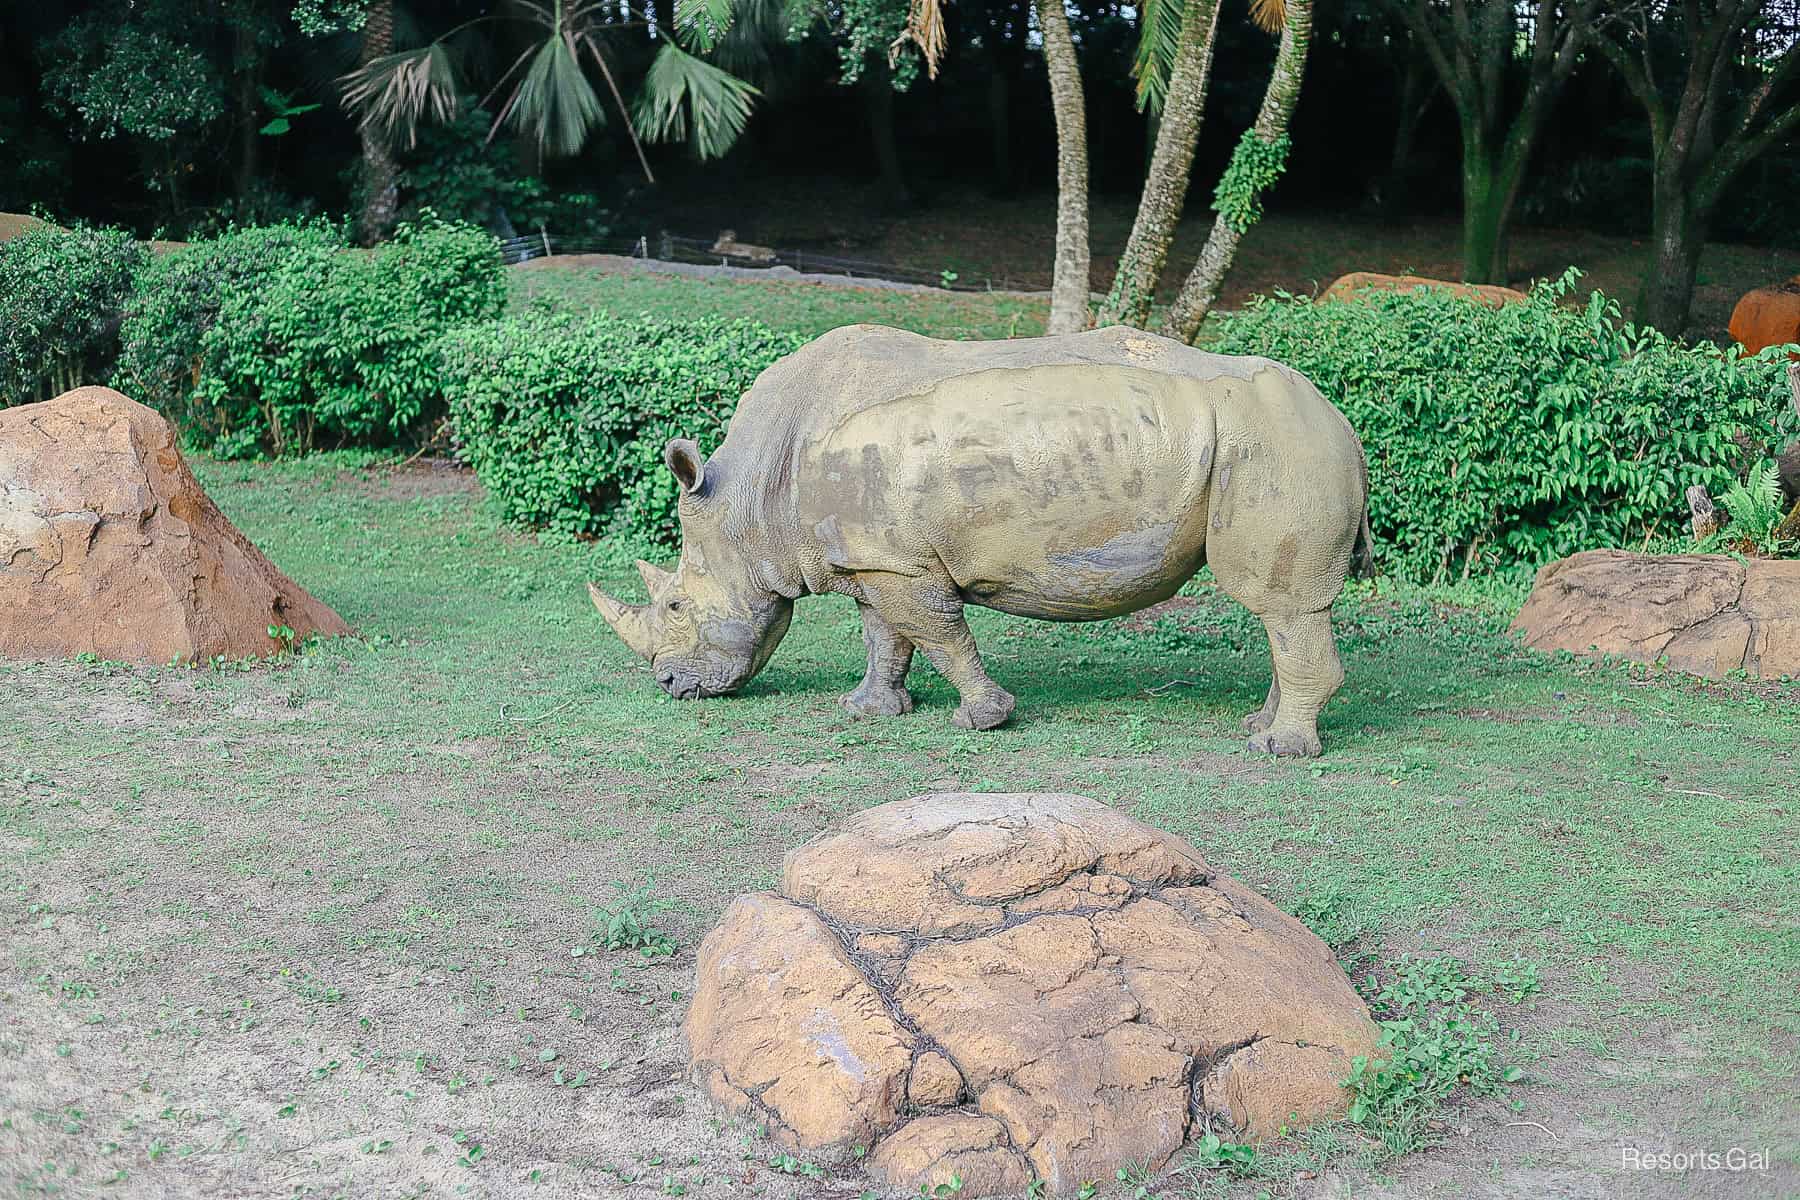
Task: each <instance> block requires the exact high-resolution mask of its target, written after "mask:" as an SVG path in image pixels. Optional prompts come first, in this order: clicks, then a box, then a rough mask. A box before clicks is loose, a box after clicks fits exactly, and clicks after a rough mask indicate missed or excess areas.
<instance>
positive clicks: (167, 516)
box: [0, 387, 349, 664]
mask: <svg viewBox="0 0 1800 1200" xmlns="http://www.w3.org/2000/svg"><path fill="white" fill-rule="evenodd" d="M271 625H286V626H287V627H288V628H290V629H292V630H293V631H294V635H295V637H296V638H306V637H309V636H311V635H312V634H314V633H320V634H325V635H336V634H343V633H348V632H349V627H348V626H347V625H345V624H344V621H343V619H342V618H341V617H339V616H338V615H337V614H336V613H334V612H332V611H331V609H329V608H327V607H326V606H325V605H323V604H321V603H319V602H318V601H317V600H315V599H313V598H312V597H311V596H310V595H308V594H307V593H306V592H305V590H304V589H302V588H301V587H300V586H299V585H297V584H296V583H294V581H293V580H291V579H289V578H288V577H287V576H286V575H283V574H282V573H281V572H280V571H278V570H276V569H275V566H274V564H272V563H271V562H269V560H268V559H267V558H265V557H263V554H262V552H261V551H259V550H258V549H257V548H256V547H255V546H253V545H251V543H250V540H249V539H248V538H246V537H245V536H244V535H243V534H241V533H239V532H238V531H237V529H236V528H235V527H234V526H233V525H232V524H231V522H230V521H227V520H226V519H225V517H224V514H222V513H220V512H219V510H218V508H217V507H216V506H215V505H214V504H213V502H212V501H211V500H210V499H208V498H207V495H206V493H205V492H203V491H202V490H201V489H200V483H199V481H198V480H196V479H195V478H194V476H193V473H192V472H190V471H189V470H188V467H187V463H186V462H184V461H183V460H182V457H181V451H180V450H179V449H177V447H176V443H175V435H174V432H173V431H172V430H171V429H170V428H169V424H168V422H167V421H165V420H163V418H162V417H160V416H158V415H157V414H156V413H155V412H152V411H151V410H150V409H148V408H145V407H144V406H143V405H141V404H138V403H137V402H136V401H133V400H130V399H128V398H126V397H125V396H122V395H120V394H119V393H118V392H115V391H112V390H111V389H109V388H101V387H86V388H79V389H77V390H75V391H72V392H66V393H64V394H63V395H61V396H58V397H57V398H56V399H54V400H50V401H47V402H46V403H43V404H25V405H20V406H18V407H16V408H9V409H4V410H0V654H4V655H10V656H13V657H20V658H70V657H74V656H75V655H79V654H94V655H98V656H99V657H101V658H106V659H116V660H123V661H129V662H142V663H154V664H163V663H167V662H169V661H171V660H173V659H181V660H183V661H193V660H196V659H207V658H211V657H213V656H214V655H221V654H222V655H225V656H226V657H228V658H243V657H246V656H250V655H264V654H272V653H274V652H276V651H277V650H279V649H281V645H280V643H278V642H276V641H275V640H274V639H273V638H271V637H270V636H269V627H270V626H271Z"/></svg>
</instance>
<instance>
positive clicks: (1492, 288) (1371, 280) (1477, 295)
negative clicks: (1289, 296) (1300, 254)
mask: <svg viewBox="0 0 1800 1200" xmlns="http://www.w3.org/2000/svg"><path fill="white" fill-rule="evenodd" d="M1420 287H1423V288H1437V289H1440V290H1442V291H1446V292H1450V293H1451V294H1453V295H1457V296H1461V297H1462V298H1463V299H1465V300H1473V301H1475V302H1476V303H1478V304H1485V305H1487V306H1488V307H1489V308H1500V307H1502V306H1504V305H1507V304H1520V303H1523V302H1524V301H1525V300H1526V299H1527V297H1526V295H1525V293H1524V292H1519V291H1514V290H1513V289H1512V288H1509V287H1500V286H1498V285H1497V284H1492V283H1452V282H1450V281H1449V280H1444V279H1427V278H1425V277H1424V276H1422V275H1382V274H1379V273H1377V272H1375V271H1352V272H1350V274H1348V275H1344V276H1341V277H1340V278H1338V279H1337V280H1336V281H1334V282H1333V283H1332V285H1331V286H1330V287H1328V288H1326V289H1325V293H1324V295H1322V296H1320V297H1319V299H1321V300H1349V299H1353V298H1354V297H1355V295H1356V293H1358V292H1362V291H1368V290H1371V289H1373V290H1374V291H1378V292H1410V291H1411V290H1412V289H1414V288H1420Z"/></svg>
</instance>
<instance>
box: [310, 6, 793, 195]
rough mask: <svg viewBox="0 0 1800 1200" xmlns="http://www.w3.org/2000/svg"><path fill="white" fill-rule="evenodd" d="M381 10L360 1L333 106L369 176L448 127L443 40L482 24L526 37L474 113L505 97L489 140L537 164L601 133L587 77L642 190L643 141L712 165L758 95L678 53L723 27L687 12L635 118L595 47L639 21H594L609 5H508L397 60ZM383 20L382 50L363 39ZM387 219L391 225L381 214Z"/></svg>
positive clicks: (455, 71) (447, 44)
mask: <svg viewBox="0 0 1800 1200" xmlns="http://www.w3.org/2000/svg"><path fill="white" fill-rule="evenodd" d="M392 9H393V0H371V3H370V8H369V15H368V19H367V22H366V23H365V25H364V34H363V45H364V47H365V53H364V55H363V57H362V60H361V63H360V65H359V66H358V67H357V69H356V70H355V71H353V72H351V73H350V74H349V75H346V76H345V77H344V78H343V80H342V84H343V95H344V103H345V105H346V107H348V108H350V109H351V111H353V112H354V113H356V114H357V116H358V118H359V120H358V128H359V130H360V131H361V133H362V136H363V144H364V162H365V164H376V165H377V166H378V165H379V164H380V162H381V161H382V156H383V155H384V154H385V155H386V161H387V162H388V163H390V164H391V162H392V150H393V148H394V147H396V146H400V145H405V146H408V147H410V146H412V145H413V144H414V142H415V141H416V139H417V137H418V130H419V127H420V126H421V125H422V124H426V123H433V124H437V123H443V122H446V121H449V120H452V119H453V118H454V117H455V116H456V115H457V112H458V109H459V107H460V104H461V99H460V97H461V94H462V91H463V81H462V79H461V75H462V71H461V69H460V67H461V64H460V63H459V61H458V58H459V56H458V55H457V54H456V53H455V52H454V50H453V48H452V47H453V42H452V39H453V38H455V37H456V36H457V35H458V34H460V33H462V32H464V31H465V30H468V29H470V28H471V27H473V26H476V25H479V24H482V23H485V22H492V21H497V20H506V21H511V22H514V23H517V24H522V25H525V26H527V27H528V28H529V29H530V31H531V38H530V41H529V42H528V44H527V45H526V47H525V49H524V50H523V51H521V52H520V53H519V55H518V56H517V57H516V58H515V59H514V60H513V61H512V63H511V64H510V65H509V66H507V68H506V69H505V70H504V71H503V72H501V74H500V76H499V77H498V78H497V79H496V80H495V81H493V83H492V85H491V87H490V90H489V92H488V94H487V97H486V98H485V99H484V100H483V101H482V106H483V107H485V106H486V104H487V103H488V101H489V100H492V99H493V98H494V97H496V96H499V95H501V94H502V93H504V96H505V98H504V100H502V101H501V103H500V108H499V113H498V115H497V116H496V117H495V119H494V124H493V128H492V129H491V130H490V131H489V135H488V136H489V137H490V138H492V137H493V136H495V135H496V134H498V133H499V132H500V130H502V129H509V130H511V131H512V132H514V133H517V134H520V135H522V136H524V137H525V138H527V139H528V140H530V141H531V142H532V143H533V144H535V146H536V147H537V149H538V151H539V152H540V153H541V154H543V155H546V156H551V157H566V156H569V155H574V154H577V153H579V152H580V151H581V149H582V147H583V146H585V145H586V144H587V141H588V139H589V138H590V137H591V136H592V135H593V134H594V132H595V131H596V130H598V129H599V128H601V127H602V126H603V125H604V124H605V122H606V111H607V106H606V104H605V103H604V102H603V101H602V100H601V98H600V95H599V93H598V92H597V91H596V89H595V86H594V81H593V80H592V79H590V77H589V73H588V71H589V68H590V67H591V68H592V70H593V72H594V73H595V74H597V75H598V77H599V79H600V81H601V82H602V83H603V84H604V86H605V88H606V90H607V91H608V93H609V94H610V96H611V99H612V104H613V107H614V108H616V109H617V111H618V112H619V114H620V115H621V116H622V117H624V118H625V122H626V130H627V132H628V133H629V134H630V137H631V143H632V147H633V148H634V149H635V150H636V152H637V157H638V163H639V165H640V166H641V167H642V169H643V172H644V177H645V178H646V179H648V180H650V181H651V182H655V175H654V174H653V173H652V171H651V170H650V163H649V160H648V159H647V158H645V156H644V149H643V140H646V139H647V140H652V141H674V140H685V141H687V142H688V143H689V144H690V145H691V146H692V147H693V148H694V150H695V151H696V152H697V153H698V154H699V155H700V156H701V157H702V158H716V157H718V156H719V155H722V154H724V153H725V152H726V151H727V150H729V149H730V148H731V146H732V144H733V143H734V142H735V141H736V140H737V138H738V136H739V135H740V134H741V133H742V132H743V129H744V123H745V121H746V120H747V119H748V118H749V115H750V106H751V102H752V100H753V99H754V97H755V96H756V95H758V92H757V89H756V88H754V87H752V86H751V85H750V84H748V83H746V82H745V81H744V80H742V79H739V78H738V77H737V76H735V75H732V74H731V73H730V72H728V71H725V70H722V69H721V68H719V67H716V66H714V65H713V64H711V63H709V62H706V61H705V60H704V59H703V58H701V57H699V55H698V54H696V53H693V52H691V51H690V50H689V49H688V47H687V46H684V45H683V44H682V43H683V41H684V40H685V41H686V42H687V43H688V45H689V46H694V47H696V48H697V49H698V50H699V51H700V52H701V53H705V52H706V51H708V50H710V49H711V48H712V47H713V45H714V44H715V43H716V41H717V39H718V38H719V37H720V36H722V35H723V33H724V32H725V30H726V28H727V26H728V22H726V21H720V20H718V19H716V17H715V15H714V14H713V13H711V12H709V11H707V10H706V9H704V8H701V7H699V6H698V5H697V4H695V5H681V4H678V5H677V6H676V28H675V29H674V30H673V31H670V32H671V34H672V36H665V37H664V38H663V40H662V47H661V49H659V50H658V51H657V54H656V57H655V58H654V59H653V60H652V62H651V64H650V69H649V72H648V73H647V74H646V76H645V77H644V82H643V87H642V89H641V91H640V93H639V96H638V99H637V103H636V105H635V106H631V105H627V103H626V101H625V96H624V94H623V92H622V91H621V90H620V87H619V82H618V79H617V77H616V75H615V74H614V71H613V68H612V66H611V64H610V63H609V62H608V61H607V57H606V54H605V53H604V51H603V48H602V45H603V41H604V39H605V37H606V35H607V34H609V33H614V32H618V31H620V30H624V29H630V28H642V27H644V26H646V25H647V24H648V21H647V19H640V20H635V21H628V22H608V21H605V20H603V19H602V18H603V17H604V16H607V15H610V14H613V13H617V12H619V11H620V8H619V6H618V5H615V4H612V3H607V2H598V0H587V2H583V0H512V3H511V4H510V5H509V7H508V10H507V11H506V12H504V13H500V14H496V15H493V16H487V17H479V18H477V19H476V20H474V21H469V22H465V23H464V24H463V25H460V26H458V27H457V28H455V29H452V30H450V31H449V32H448V33H446V34H444V35H443V36H441V37H439V38H437V39H435V40H433V41H432V42H430V43H428V44H426V45H423V46H420V47H417V48H415V49H410V50H401V51H395V50H393V48H392V41H393V35H392V28H393V23H392ZM384 12H385V14H386V34H385V36H386V39H387V40H386V41H385V43H383V42H379V41H378V40H377V34H378V33H379V32H380V31H379V29H376V31H375V32H373V33H372V32H371V30H372V29H374V28H375V27H376V26H377V19H378V14H382V13H384ZM727 15H729V14H727ZM371 169H372V168H371ZM368 212H369V210H368V209H367V208H366V209H365V214H366V215H367V214H368ZM374 215H375V216H376V217H378V218H379V217H380V216H381V215H382V214H381V213H380V212H376V213H375V214H374ZM386 215H387V217H388V220H389V222H390V223H391V205H390V207H389V209H388V212H387V214H386ZM384 228H385V227H384Z"/></svg>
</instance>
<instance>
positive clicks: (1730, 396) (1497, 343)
mask: <svg viewBox="0 0 1800 1200" xmlns="http://www.w3.org/2000/svg"><path fill="white" fill-rule="evenodd" d="M1575 278H1576V272H1574V271H1573V270H1571V271H1569V272H1567V273H1565V274H1564V276H1563V277H1562V278H1561V279H1560V280H1557V281H1554V282H1551V283H1546V284H1541V285H1539V286H1538V287H1537V288H1535V289H1534V290H1533V292H1532V294H1531V298H1530V300H1529V302H1527V303H1524V304H1509V305H1507V306H1505V307H1504V308H1500V309H1490V308H1487V307H1484V306H1482V305H1479V304H1475V303H1471V302H1469V301H1467V300H1462V299H1459V298H1457V297H1455V296H1453V295H1451V294H1450V293H1448V292H1446V291H1443V290H1423V289H1421V290H1414V291H1410V292H1378V291H1369V292H1363V293H1360V294H1359V295H1357V296H1356V297H1355V298H1353V299H1351V300H1347V301H1337V300H1332V301H1324V302H1315V301H1312V300H1309V299H1306V298H1304V297H1295V296H1289V295H1286V294H1283V293H1278V294H1277V296H1276V297H1275V298H1264V299H1259V300H1256V301H1253V302H1252V303H1251V304H1250V306H1249V307H1247V308H1245V309H1243V310H1242V311H1240V312H1236V313H1228V314H1223V315H1221V316H1220V317H1218V318H1216V319H1215V321H1214V323H1213V328H1216V329H1217V330H1218V331H1219V336H1218V339H1217V340H1216V341H1215V342H1213V343H1210V344H1209V345H1208V346H1207V348H1208V349H1210V350H1216V351H1219V352H1221V353H1227V354H1264V355H1267V356H1268V357H1270V358H1273V359H1277V360H1279V361H1281V362H1285V363H1287V364H1289V365H1290V366H1293V367H1294V368H1296V369H1297V370H1299V371H1301V372H1303V373H1304V374H1305V375H1306V376H1307V377H1308V378H1310V379H1311V380H1312V381H1313V382H1314V383H1315V384H1317V385H1318V388H1319V390H1320V391H1321V392H1323V393H1324V394H1325V396H1326V397H1327V398H1328V399H1330V400H1331V401H1332V402H1333V403H1335V404H1336V405H1337V406H1338V407H1339V408H1340V409H1341V410H1342V411H1343V413H1344V415H1345V416H1346V417H1348V418H1349V420H1350V423H1351V425H1353V426H1354V427H1355V428H1356V431H1357V433H1358V434H1359V435H1361V437H1362V440H1363V445H1364V447H1365V449H1366V450H1367V452H1368V457H1369V475H1370V481H1369V485H1370V506H1369V507H1370V512H1369V522H1370V525H1371V527H1372V529H1373V532H1374V534H1375V542H1376V553H1377V558H1378V561H1379V562H1380V564H1381V567H1382V569H1383V570H1384V571H1386V572H1388V573H1391V574H1395V575H1399V576H1402V577H1404V578H1407V579H1411V580H1415V581H1418V582H1428V581H1432V580H1439V579H1444V578H1454V577H1467V576H1469V575H1479V574H1483V573H1487V572H1492V571H1500V572H1506V573H1514V572H1520V571H1524V570H1527V569H1531V568H1535V567H1536V566H1539V565H1541V564H1542V563H1544V562H1546V561H1549V560H1550V559H1554V558H1558V557H1561V556H1562V555H1565V554H1570V553H1573V552H1574V551H1576V550H1582V549H1589V548H1592V547H1596V546H1631V547H1636V546H1639V545H1642V544H1644V543H1645V542H1647V541H1654V540H1656V539H1658V538H1659V537H1661V536H1667V535H1670V534H1679V533H1680V531H1681V527H1682V523H1683V521H1684V519H1685V516H1686V511H1687V510H1686V505H1685V502H1684V500H1683V492H1684V491H1685V489H1686V488H1687V486H1688V485H1689V484H1693V483H1700V484H1704V485H1706V487H1707V488H1709V489H1710V490H1711V491H1712V492H1713V494H1714V495H1719V494H1721V493H1722V492H1723V491H1724V490H1726V489H1728V488H1729V487H1731V486H1732V484H1733V483H1734V482H1735V481H1736V479H1737V478H1738V476H1739V475H1740V473H1741V472H1742V470H1743V469H1744V467H1745V465H1746V459H1747V456H1748V457H1749V458H1760V453H1761V452H1760V450H1759V449H1752V450H1747V449H1746V445H1745V441H1753V442H1754V444H1755V446H1757V447H1760V446H1761V445H1762V444H1763V443H1766V442H1767V440H1768V439H1769V436H1770V433H1771V431H1775V432H1777V433H1779V432H1780V431H1781V430H1783V429H1787V430H1790V431H1791V430H1792V428H1793V426H1794V424H1795V421H1794V416H1793V413H1792V412H1791V411H1790V410H1789V408H1788V405H1787V401H1786V399H1785V396H1786V387H1785V384H1784V382H1783V371H1782V365H1781V363H1782V356H1781V354H1780V353H1779V352H1778V351H1771V352H1768V353H1765V354H1763V355H1761V356H1759V357H1757V358H1754V359H1740V358H1738V357H1736V356H1735V355H1732V354H1728V353H1723V352H1721V351H1719V350H1718V349H1717V348H1715V347H1713V346H1712V345H1710V344H1707V343H1701V344H1699V345H1693V346H1689V345H1686V344H1684V343H1681V342H1675V341H1671V340H1669V339H1668V338H1666V337H1664V336H1663V335H1662V334H1660V333H1657V332H1656V331H1655V330H1651V329H1638V328H1635V327H1633V326H1630V325H1628V324H1626V323H1625V322H1624V321H1623V320H1622V319H1621V317H1620V313H1619V309H1618V306H1617V304H1615V303H1614V302H1613V301H1611V300H1608V299H1606V298H1605V297H1604V296H1601V295H1599V294H1598V293H1596V294H1595V295H1594V296H1593V297H1592V298H1591V300H1590V301H1589V303H1588V304H1587V306H1586V307H1585V308H1564V307H1561V306H1559V304H1558V301H1559V300H1561V299H1562V298H1563V297H1564V296H1566V295H1568V293H1569V292H1570V290H1571V289H1572V288H1573V286H1574V280H1575ZM1744 434H1748V435H1749V438H1748V439H1745V441H1740V438H1741V436H1742V435H1744Z"/></svg>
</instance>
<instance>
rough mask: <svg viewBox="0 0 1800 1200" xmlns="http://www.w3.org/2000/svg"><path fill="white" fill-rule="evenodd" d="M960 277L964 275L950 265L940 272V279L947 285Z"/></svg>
mask: <svg viewBox="0 0 1800 1200" xmlns="http://www.w3.org/2000/svg"><path fill="white" fill-rule="evenodd" d="M960 278H962V276H960V275H958V274H957V273H956V272H955V271H952V270H951V269H950V268H949V267H945V268H944V269H943V270H941V271H939V272H938V279H939V280H940V281H942V283H943V285H944V286H945V287H949V286H950V285H951V284H953V283H955V282H956V281H957V280H958V279H960Z"/></svg>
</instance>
